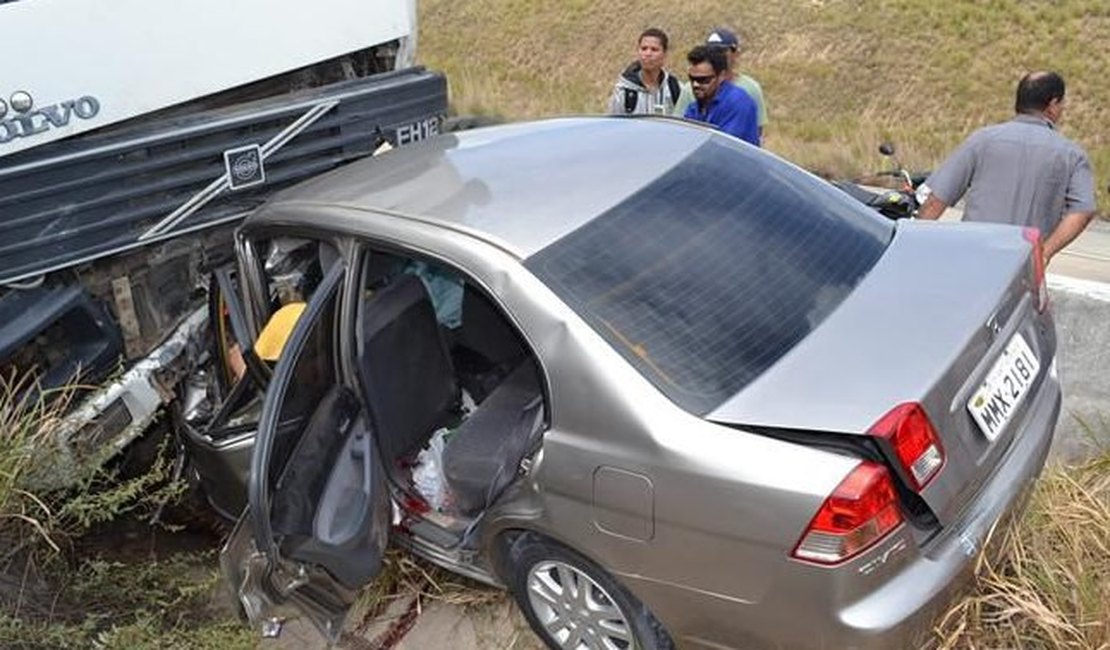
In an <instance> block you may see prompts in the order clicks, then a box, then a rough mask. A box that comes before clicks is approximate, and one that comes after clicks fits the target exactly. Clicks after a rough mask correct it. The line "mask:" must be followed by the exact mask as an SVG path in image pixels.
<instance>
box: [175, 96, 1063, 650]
mask: <svg viewBox="0 0 1110 650" xmlns="http://www.w3.org/2000/svg"><path fill="white" fill-rule="evenodd" d="M1039 247H1040V244H1039V239H1038V235H1037V233H1036V232H1035V231H1023V230H1021V229H1016V228H1009V227H1003V226H993V225H971V224H937V223H919V222H914V221H900V222H892V221H889V220H886V219H884V218H882V217H881V216H879V215H877V214H876V213H874V212H872V211H870V210H868V209H866V208H865V207H863V206H862V205H860V204H858V203H856V202H854V201H852V200H851V199H850V198H849V197H847V196H846V195H844V194H842V193H841V192H839V191H838V190H836V189H834V188H832V187H830V186H829V185H827V184H825V183H824V182H822V181H820V180H819V179H817V178H815V177H813V176H811V175H809V174H808V173H806V172H804V171H801V170H800V169H798V168H796V167H794V166H792V165H790V164H789V163H786V162H784V161H782V160H780V159H778V158H776V157H774V156H773V155H770V154H768V153H766V152H763V151H760V150H758V149H756V148H754V147H750V146H748V145H746V144H744V143H742V142H740V141H738V140H735V139H733V138H731V137H729V136H726V135H723V134H721V133H718V132H716V131H713V130H710V129H707V128H704V127H702V126H698V125H695V124H691V123H685V122H680V121H676V120H671V119H667V118H639V119H634V118H614V117H610V118H601V117H599V118H574V119H570V118H568V119H555V120H548V121H541V122H535V123H525V124H514V125H507V126H501V127H494V128H488V129H478V130H474V131H470V132H466V133H461V134H455V135H444V136H439V137H436V138H433V139H430V140H428V141H427V142H424V143H420V144H418V145H416V146H413V147H410V148H407V149H406V150H397V151H393V152H390V153H387V154H384V155H381V156H378V157H375V158H373V159H367V160H365V161H361V162H358V163H355V164H352V165H350V166H348V167H346V168H343V169H340V170H337V171H335V172H332V173H329V174H327V175H324V176H321V177H318V178H316V179H313V180H311V181H308V182H306V183H303V184H301V185H300V186H298V187H296V188H293V189H291V190H287V191H285V192H283V193H282V194H280V195H278V196H277V197H276V198H275V199H273V200H272V201H270V202H269V203H268V204H267V205H266V206H265V207H263V208H262V209H260V210H259V211H257V212H256V213H254V214H253V215H251V216H250V217H249V218H248V219H247V221H246V222H245V224H244V225H243V227H242V228H241V229H240V231H239V233H238V235H237V255H238V269H237V270H236V271H235V272H231V271H228V272H226V273H225V274H224V275H223V276H222V279H221V280H220V281H219V282H218V283H217V284H218V286H219V287H220V288H221V289H220V291H217V292H216V293H215V294H214V298H213V300H214V308H213V314H214V315H215V318H216V320H217V321H218V322H217V323H216V324H215V329H216V332H217V337H216V338H217V345H216V350H215V351H214V356H215V357H216V358H217V359H218V360H219V361H220V364H219V365H220V368H219V370H218V372H217V373H216V374H217V375H219V376H218V377H215V378H210V379H213V380H218V381H216V383H218V384H219V385H220V387H221V388H219V390H217V391H215V392H214V393H213V394H214V395H216V399H214V400H212V401H210V402H203V400H201V401H198V403H197V405H196V407H195V408H194V409H193V412H192V413H191V414H187V417H186V419H187V420H190V421H191V422H192V426H191V427H190V431H191V433H190V437H189V443H188V444H189V447H190V449H191V450H192V451H193V459H194V466H195V469H196V471H197V473H198V474H199V475H200V478H201V481H202V482H203V483H204V485H205V486H206V487H207V490H208V493H209V496H210V498H211V499H212V500H213V502H214V503H217V504H218V505H221V506H222V509H223V510H224V511H225V512H229V513H232V514H237V513H239V512H242V517H241V518H240V519H239V521H238V523H237V524H236V527H235V529H234V532H233V533H232V535H231V537H230V538H229V540H228V542H227V544H226V547H225V549H224V551H223V555H222V564H223V568H224V571H225V573H226V574H227V577H228V580H229V582H230V584H231V585H232V587H233V588H234V589H235V591H236V593H237V595H238V598H239V601H240V602H241V604H242V606H243V608H244V609H245V611H246V613H247V615H248V616H249V617H250V619H251V620H252V621H253V622H255V623H256V624H260V625H268V627H269V631H271V632H273V631H274V622H276V621H279V620H282V619H283V618H285V617H287V616H289V615H291V612H297V613H299V615H302V616H304V617H307V618H308V619H310V620H312V621H313V622H314V623H315V624H316V625H318V626H319V628H320V629H321V630H322V631H324V632H325V633H326V634H328V635H329V636H330V637H331V638H332V639H335V638H337V636H338V634H339V632H340V629H341V628H342V625H343V622H344V617H345V615H346V611H347V609H348V607H349V606H350V605H351V603H352V601H353V600H354V598H355V596H356V595H357V593H358V591H359V589H360V588H361V587H363V586H364V585H366V584H367V583H369V582H372V581H373V580H374V578H375V575H377V573H378V572H379V570H380V568H381V566H382V557H383V552H384V550H385V548H386V546H387V544H388V543H391V542H392V543H394V544H395V545H397V546H399V547H401V548H402V549H407V550H408V551H410V552H412V553H415V554H417V555H419V556H422V557H424V558H426V559H428V560H430V561H432V562H434V563H436V564H439V565H442V566H444V567H447V568H448V569H450V570H453V571H455V572H457V573H459V574H462V575H464V576H469V577H471V578H474V579H477V580H480V581H483V582H486V583H489V584H491V585H500V586H503V587H506V588H507V589H508V590H509V591H510V592H511V593H512V595H513V596H514V598H515V600H516V602H517V604H518V605H519V606H520V608H521V610H522V611H523V613H524V615H525V617H526V618H527V620H528V621H529V623H530V624H531V625H532V627H533V628H534V630H535V632H536V634H537V635H539V636H540V637H541V638H542V639H543V640H544V641H545V642H546V643H547V644H548V645H549V646H551V647H553V648H644V649H652V648H667V647H672V645H679V646H683V647H703V648H741V647H744V648H747V647H790V648H818V647H821V648H828V647H853V648H870V647H910V646H912V645H913V644H915V643H916V642H918V641H919V640H920V639H921V638H922V635H927V634H928V633H929V628H930V623H931V620H932V618H933V616H934V615H935V614H936V613H937V611H938V610H939V609H941V608H943V606H945V605H946V604H947V602H948V600H949V599H950V598H951V596H952V594H953V593H954V590H956V589H957V588H958V587H959V586H960V584H961V582H962V580H963V578H964V577H966V575H967V574H968V569H969V568H970V567H971V566H972V564H973V563H974V561H975V559H976V557H977V555H978V554H979V553H980V552H981V550H982V549H983V547H984V546H985V545H986V542H987V541H988V537H989V534H990V531H991V530H992V529H993V527H994V526H995V525H996V524H997V523H998V522H999V521H1001V520H1003V519H1005V518H1006V517H1007V516H1009V515H1012V514H1013V513H1014V512H1015V511H1017V510H1019V509H1020V507H1021V504H1022V503H1023V499H1022V496H1023V494H1025V493H1026V488H1028V487H1029V485H1030V484H1031V483H1032V482H1033V481H1034V479H1035V478H1036V477H1037V476H1038V474H1039V472H1040V471H1041V469H1042V466H1043V464H1044V461H1045V457H1046V454H1047V451H1048V447H1049V443H1050V441H1051V438H1052V431H1053V428H1054V426H1055V424H1056V420H1057V418H1058V415H1059V410H1060V384H1059V380H1058V378H1057V374H1056V364H1055V354H1056V340H1055V331H1054V325H1053V321H1052V317H1051V312H1050V310H1049V309H1048V304H1047V294H1046V292H1045V286H1044V269H1043V267H1042V265H1041V263H1040V260H1041V255H1040V250H1039ZM204 404H207V405H206V406H205V405H204Z"/></svg>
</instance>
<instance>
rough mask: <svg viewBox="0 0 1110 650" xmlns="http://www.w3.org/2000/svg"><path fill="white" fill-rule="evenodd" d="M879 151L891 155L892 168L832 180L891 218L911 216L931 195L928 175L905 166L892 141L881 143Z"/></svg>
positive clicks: (870, 206)
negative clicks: (845, 179)
mask: <svg viewBox="0 0 1110 650" xmlns="http://www.w3.org/2000/svg"><path fill="white" fill-rule="evenodd" d="M879 153H880V154H882V155H883V156H885V157H887V158H890V159H891V161H892V162H893V167H892V168H891V169H887V170H883V171H879V172H876V173H874V174H871V175H870V176H865V177H862V178H856V179H852V180H849V181H832V184H833V185H834V186H835V187H837V188H839V189H840V190H841V191H843V192H845V193H846V194H848V195H849V196H851V197H852V198H854V199H856V200H857V201H859V202H860V203H863V204H864V205H866V206H867V207H869V208H872V209H874V210H876V211H877V212H878V213H879V214H881V215H883V216H884V217H887V218H888V219H912V218H913V217H915V216H916V215H917V210H918V209H919V208H920V207H921V205H922V204H923V203H925V199H926V198H927V197H928V193H929V189H928V187H927V186H926V185H925V179H926V178H928V176H929V175H928V173H925V172H916V173H913V172H910V171H909V170H908V169H906V167H905V166H903V165H902V162H901V161H900V160H899V159H898V155H897V152H896V149H895V147H894V143H892V142H884V143H882V144H880V145H879Z"/></svg>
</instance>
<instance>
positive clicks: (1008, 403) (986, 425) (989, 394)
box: [967, 334, 1041, 440]
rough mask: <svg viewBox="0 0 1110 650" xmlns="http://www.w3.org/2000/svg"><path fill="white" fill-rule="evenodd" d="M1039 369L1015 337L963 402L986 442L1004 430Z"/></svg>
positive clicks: (1023, 345) (1033, 356)
mask: <svg viewBox="0 0 1110 650" xmlns="http://www.w3.org/2000/svg"><path fill="white" fill-rule="evenodd" d="M1040 369H1041V364H1040V362H1039V361H1037V356H1036V355H1035V354H1033V350H1031V349H1030V348H1029V344H1028V343H1026V342H1025V339H1024V338H1023V337H1022V336H1021V334H1015V335H1014V338H1012V339H1010V342H1009V343H1007V344H1006V349H1005V350H1004V351H1003V352H1002V356H1001V357H1000V358H999V359H998V361H995V362H994V366H993V367H992V368H991V371H990V372H989V373H987V378H986V379H985V380H984V381H983V383H982V385H980V386H979V390H977V391H975V394H974V395H972V396H971V399H970V400H968V402H967V410H968V411H970V412H971V417H972V418H974V420H975V423H976V424H978V425H979V429H980V430H981V431H982V432H983V435H985V436H986V437H987V439H988V440H994V439H995V438H997V437H998V434H1000V433H1002V430H1003V429H1005V428H1006V424H1007V423H1008V422H1009V421H1010V418H1012V417H1013V415H1014V411H1016V410H1017V407H1018V405H1019V404H1021V401H1022V399H1024V398H1025V394H1026V393H1028V392H1029V387H1030V386H1032V385H1033V380H1034V379H1036V378H1037V373H1038V372H1039V371H1040Z"/></svg>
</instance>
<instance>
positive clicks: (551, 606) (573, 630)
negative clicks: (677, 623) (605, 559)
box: [505, 533, 674, 650]
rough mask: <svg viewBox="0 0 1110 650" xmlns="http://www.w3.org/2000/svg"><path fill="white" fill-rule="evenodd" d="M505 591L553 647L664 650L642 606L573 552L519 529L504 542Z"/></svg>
mask: <svg viewBox="0 0 1110 650" xmlns="http://www.w3.org/2000/svg"><path fill="white" fill-rule="evenodd" d="M505 559H506V567H505V568H506V570H507V572H508V573H509V574H510V575H509V576H508V578H509V580H508V582H509V589H510V591H511V592H512V594H513V598H515V599H516V602H517V606H519V607H520V609H521V611H523V612H524V617H525V618H526V619H527V620H528V623H529V624H530V625H531V626H532V629H533V630H534V631H535V632H536V634H537V635H539V637H540V638H541V639H543V640H544V642H545V643H547V645H548V647H550V648H553V649H556V650H584V649H589V650H595V649H597V650H669V649H671V648H673V647H674V644H673V643H672V642H671V639H670V637H669V636H668V635H667V633H666V631H664V630H663V626H662V625H661V624H660V623H659V621H658V620H656V619H655V617H654V616H652V614H651V612H649V611H648V609H647V607H645V606H644V605H643V603H641V602H640V601H638V600H637V599H636V598H635V596H633V595H632V594H630V593H628V591H627V590H626V589H625V588H624V587H622V586H621V585H620V584H619V583H617V581H616V580H614V579H613V578H612V577H611V576H610V575H609V574H608V573H606V572H605V571H604V570H603V569H602V568H601V567H599V566H597V565H596V564H594V563H593V562H591V561H590V560H588V559H586V558H585V557H583V556H581V555H579V554H578V553H576V552H574V551H572V550H570V549H568V548H566V547H565V546H562V545H560V544H557V543H555V542H552V541H550V540H547V539H545V538H542V537H540V536H538V535H534V534H531V533H525V534H523V535H521V536H519V537H517V538H516V539H515V540H514V541H513V542H512V544H511V545H510V547H509V549H508V553H507V557H506V558H505Z"/></svg>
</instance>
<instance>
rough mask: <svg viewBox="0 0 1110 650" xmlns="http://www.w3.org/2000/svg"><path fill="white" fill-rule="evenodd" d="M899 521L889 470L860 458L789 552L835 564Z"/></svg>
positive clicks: (822, 562) (864, 547) (809, 559)
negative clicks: (792, 550) (858, 462)
mask: <svg viewBox="0 0 1110 650" xmlns="http://www.w3.org/2000/svg"><path fill="white" fill-rule="evenodd" d="M901 523H902V512H901V511H900V510H899V509H898V495H897V493H896V492H895V490H894V482H893V481H892V480H891V479H890V473H889V472H887V470H886V468H885V467H883V466H882V465H880V464H878V463H873V462H871V461H863V462H861V463H860V464H859V465H857V466H856V468H855V469H853V470H852V471H851V472H850V473H849V474H848V476H846V477H845V478H844V480H843V481H841V482H840V485H837V486H836V489H835V490H833V492H832V494H830V495H829V497H828V498H827V499H825V502H824V503H822V504H821V509H820V510H818V511H817V514H816V515H814V516H813V521H811V522H809V526H807V527H806V530H805V532H804V533H802V538H801V540H800V541H799V542H798V545H797V546H796V547H794V552H793V553H791V555H793V556H794V557H796V558H798V559H801V560H808V561H810V562H817V563H819V564H837V563H840V562H843V561H845V560H847V559H848V558H851V557H853V556H855V555H858V554H859V553H862V552H863V551H865V550H866V549H868V548H870V547H871V546H873V545H874V544H875V543H876V542H878V541H879V540H881V539H882V538H883V537H885V536H886V535H887V533H889V532H890V531H892V530H894V529H895V528H897V527H898V525H899V524H901Z"/></svg>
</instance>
